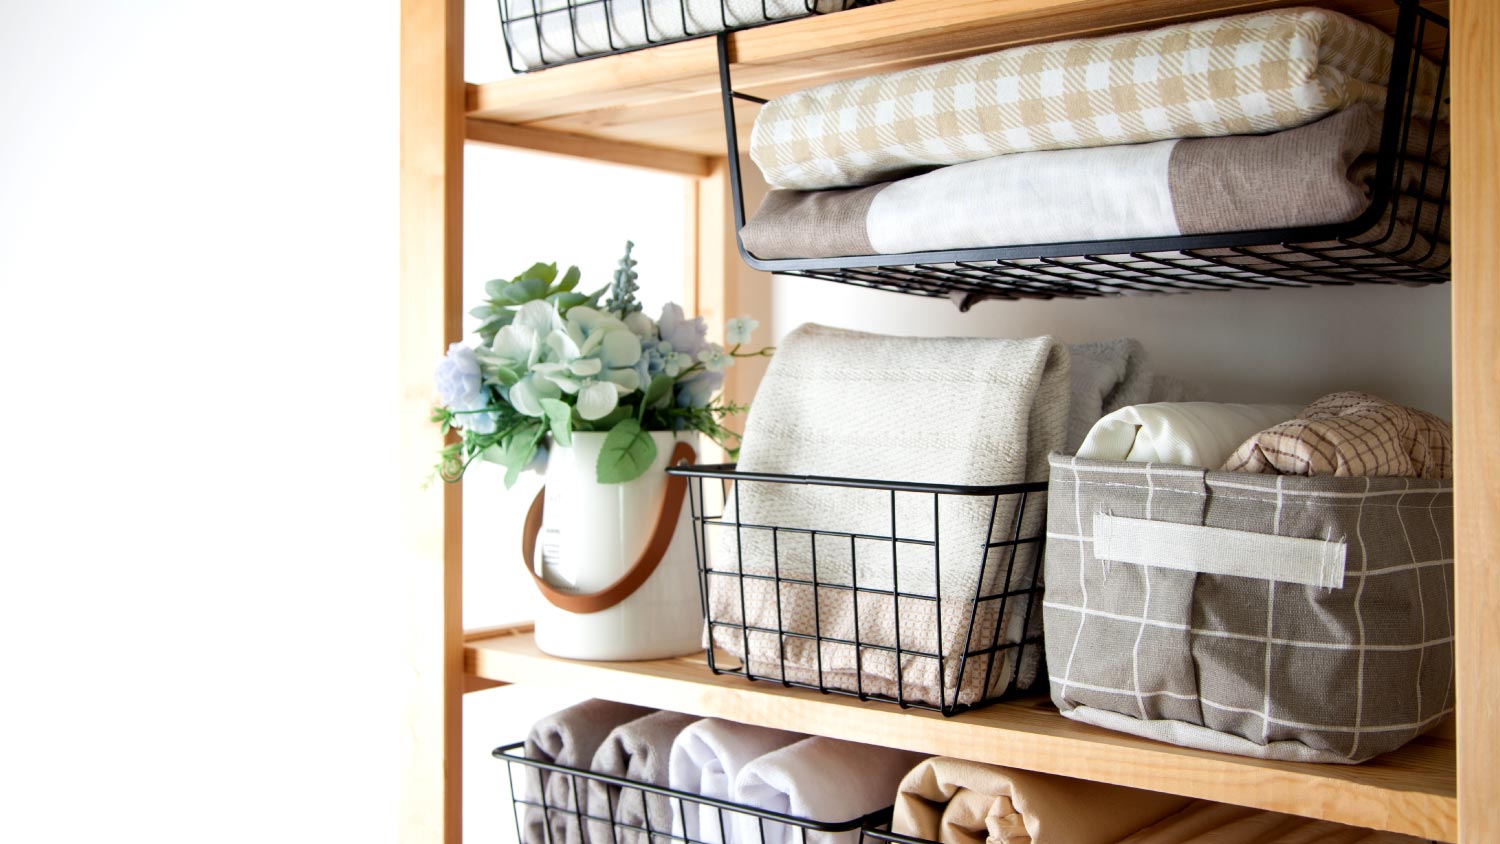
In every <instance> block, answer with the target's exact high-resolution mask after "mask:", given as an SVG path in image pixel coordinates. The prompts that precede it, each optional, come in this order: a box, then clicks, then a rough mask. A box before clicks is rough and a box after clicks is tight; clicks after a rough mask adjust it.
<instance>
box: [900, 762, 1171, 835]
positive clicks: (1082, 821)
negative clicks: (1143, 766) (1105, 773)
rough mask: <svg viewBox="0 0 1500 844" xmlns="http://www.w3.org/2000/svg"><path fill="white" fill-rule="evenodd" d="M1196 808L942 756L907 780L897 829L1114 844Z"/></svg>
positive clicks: (1145, 794) (1129, 790)
mask: <svg viewBox="0 0 1500 844" xmlns="http://www.w3.org/2000/svg"><path fill="white" fill-rule="evenodd" d="M1191 802H1192V801H1191V800H1189V799H1188V798H1186V797H1177V796H1174V795H1171V794H1158V793H1156V792H1154V791H1140V790H1138V789H1133V788H1124V787H1121V786H1117V785H1107V784H1104V783H1097V782H1090V781H1088V780H1075V779H1071V778H1068V777H1058V776H1053V775H1051V774H1039V773H1036V772H1034V771H1023V770H1020V769H1017V768H1002V767H1000V766H998V765H985V764H982V763H980V762H969V761H967V760H963V759H949V758H946V757H941V756H938V757H934V758H932V759H928V760H926V761H925V762H923V763H922V764H920V765H918V766H917V767H915V768H913V769H912V771H911V773H909V774H907V775H906V778H905V779H904V780H902V781H901V790H900V792H899V793H898V794H897V796H896V811H895V816H894V817H893V818H892V820H891V831H892V832H896V833H899V834H901V835H912V836H916V837H918V838H927V839H931V840H934V841H937V842H939V844H985V842H988V844H1115V842H1116V841H1119V840H1120V839H1121V838H1122V837H1124V836H1126V835H1129V834H1130V833H1132V832H1134V831H1136V830H1138V829H1140V828H1142V827H1143V826H1146V825H1147V824H1152V823H1155V822H1156V821H1158V820H1161V819H1162V818H1165V817H1167V816H1168V815H1170V814H1172V813H1173V812H1177V811H1179V810H1181V809H1182V808H1184V807H1185V806H1187V805H1188V804H1189V803H1191Z"/></svg>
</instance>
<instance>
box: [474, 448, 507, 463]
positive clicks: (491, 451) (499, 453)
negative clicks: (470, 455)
mask: <svg viewBox="0 0 1500 844" xmlns="http://www.w3.org/2000/svg"><path fill="white" fill-rule="evenodd" d="M479 459H481V460H484V461H486V462H488V463H499V464H500V465H501V466H504V465H505V449H503V448H501V447H500V446H499V445H492V446H490V447H488V448H486V449H485V450H484V451H481V452H479Z"/></svg>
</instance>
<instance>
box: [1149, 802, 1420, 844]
mask: <svg viewBox="0 0 1500 844" xmlns="http://www.w3.org/2000/svg"><path fill="white" fill-rule="evenodd" d="M1119 844H1425V839H1417V838H1413V837H1411V836H1410V835H1400V834H1398V833H1395V832H1380V831H1377V830H1373V829H1360V828H1358V827H1353V826H1344V825H1343V824H1337V823H1332V822H1330V821H1318V820H1313V819H1312V818H1300V817H1297V816H1295V815H1283V814H1279V813H1277V812H1263V811H1260V810H1259V809H1249V808H1246V807H1244V806H1229V805H1226V804H1223V803H1208V802H1205V801H1202V800H1195V801H1193V802H1192V805H1190V806H1188V807H1187V808H1185V809H1183V810H1182V811H1180V812H1178V813H1177V814H1175V815H1172V816H1171V817H1169V818H1166V819H1165V820H1162V821H1161V822H1159V823H1156V824H1153V825H1151V826H1149V827H1147V828H1145V829H1142V830H1140V831H1138V832H1136V833H1135V834H1134V835H1131V836H1130V837H1129V838H1126V839H1125V840H1123V841H1121V842H1119Z"/></svg>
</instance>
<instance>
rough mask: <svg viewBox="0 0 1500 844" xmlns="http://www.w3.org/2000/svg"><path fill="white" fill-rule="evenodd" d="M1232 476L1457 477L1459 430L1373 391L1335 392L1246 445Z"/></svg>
mask: <svg viewBox="0 0 1500 844" xmlns="http://www.w3.org/2000/svg"><path fill="white" fill-rule="evenodd" d="M1223 470H1224V471H1226V472H1261V473H1265V474H1273V475H1275V474H1280V475H1338V476H1340V477H1405V478H1429V479H1445V478H1451V477H1453V426H1451V425H1449V424H1448V423H1447V422H1446V421H1444V420H1442V419H1439V418H1438V417H1436V416H1433V415H1432V414H1431V413H1427V412H1425V411H1421V410H1417V409H1416V408H1412V407H1402V406H1401V405H1398V404H1392V403H1391V402H1388V401H1386V400H1385V399H1382V398H1380V397H1378V396H1372V395H1370V394H1368V393H1353V392H1350V393H1332V394H1330V395H1326V396H1324V397H1323V398H1320V399H1318V400H1317V401H1315V402H1313V403H1312V404H1310V405H1308V406H1307V407H1306V408H1305V409H1304V410H1303V411H1302V412H1301V413H1300V414H1298V415H1297V418H1296V419H1289V420H1287V421H1286V422H1283V423H1281V424H1280V425H1277V426H1275V427H1273V428H1268V429H1266V430H1264V431H1261V432H1260V433H1259V434H1256V435H1255V436H1253V437H1251V438H1250V439H1249V440H1246V441H1245V443H1244V444H1243V445H1241V446H1240V447H1239V448H1238V449H1236V450H1235V452H1234V454H1233V455H1231V456H1230V457H1229V460H1227V461H1226V462H1225V463H1224V466H1223Z"/></svg>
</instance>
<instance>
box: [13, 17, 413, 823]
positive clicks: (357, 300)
mask: <svg viewBox="0 0 1500 844" xmlns="http://www.w3.org/2000/svg"><path fill="white" fill-rule="evenodd" d="M398 27H399V16H398V4H397V3H396V2H395V0H376V2H371V0H319V2H302V0H266V2H257V3H251V4H245V3H210V2H203V0H133V2H128V3H123V2H108V0H0V383H3V384H4V398H3V399H0V407H3V410H0V665H3V672H4V673H3V680H0V686H3V692H0V747H3V748H4V751H3V753H0V794H3V795H4V796H3V797H0V805H3V807H4V808H3V810H0V840H3V841H14V842H28V844H31V842H37V843H38V844H42V843H44V842H69V843H70V844H71V843H72V842H88V841H101V842H102V841H110V842H135V841H151V842H207V841H212V842H265V841H277V842H328V841H358V842H380V841H388V840H392V839H393V837H394V833H393V830H394V821H395V787H396V777H395V774H396V768H395V755H396V716H397V713H396V708H395V705H394V701H395V700H396V697H395V695H394V694H393V690H394V684H395V682H396V681H397V673H396V659H395V657H396V654H398V653H399V648H398V645H399V642H397V641H395V639H394V635H395V631H397V630H399V629H400V625H399V623H396V619H397V618H398V613H399V611H400V604H399V603H398V602H397V601H396V600H394V596H393V594H392V590H391V588H390V584H391V583H393V582H394V581H395V580H396V578H395V577H394V571H393V563H392V559H391V557H390V550H391V549H392V548H394V547H396V546H398V545H399V544H400V541H399V537H398V536H396V535H395V530H396V526H397V525H398V524H399V513H398V511H397V501H398V497H397V493H398V487H397V480H396V478H397V476H396V468H397V467H396V463H395V459H396V413H395V410H396V389H395V387H396V385H395V377H394V376H395V361H396V324H397V323H396V318H397V314H396V299H395V292H396V271H397V253H396V249H397V246H396V231H397V212H396V201H397V196H396V190H397V177H396V174H397V169H396V167H397V131H396V130H397V92H398V71H397V57H398V52H399V51H398V40H397V37H398V31H399V29H398Z"/></svg>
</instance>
